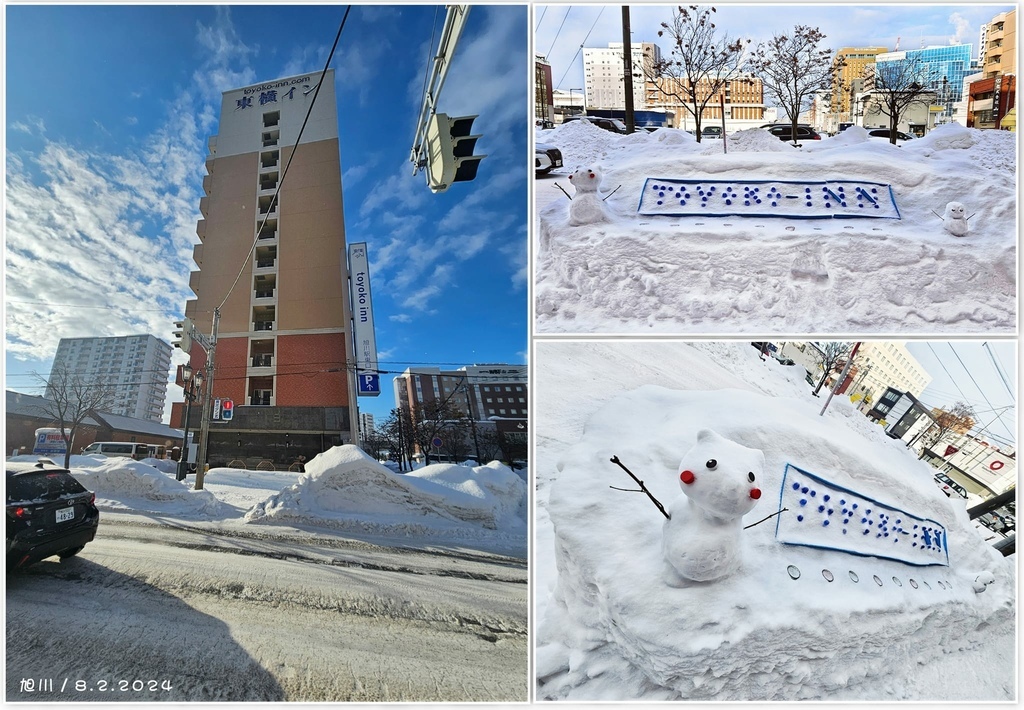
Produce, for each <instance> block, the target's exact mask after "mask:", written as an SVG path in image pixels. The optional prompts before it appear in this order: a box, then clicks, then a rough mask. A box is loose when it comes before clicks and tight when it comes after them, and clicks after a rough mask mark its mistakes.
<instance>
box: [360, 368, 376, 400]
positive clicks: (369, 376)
mask: <svg viewBox="0 0 1024 710" xmlns="http://www.w3.org/2000/svg"><path fill="white" fill-rule="evenodd" d="M379 394H380V375H378V374H377V373H376V372H361V373H359V396H360V397H376V396H378V395H379Z"/></svg>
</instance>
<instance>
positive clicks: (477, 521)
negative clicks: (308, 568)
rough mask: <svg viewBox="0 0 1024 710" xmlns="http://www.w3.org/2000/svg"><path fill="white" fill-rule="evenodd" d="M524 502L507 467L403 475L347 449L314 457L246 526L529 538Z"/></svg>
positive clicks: (429, 469)
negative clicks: (482, 533) (497, 534)
mask: <svg viewBox="0 0 1024 710" xmlns="http://www.w3.org/2000/svg"><path fill="white" fill-rule="evenodd" d="M525 501H526V484H525V483H524V482H523V481H522V480H521V479H520V478H519V477H518V476H516V475H515V474H514V473H513V472H512V471H510V470H509V469H508V468H506V467H504V466H502V465H501V464H493V463H492V464H488V465H487V466H478V467H476V468H469V467H466V466H458V465H455V464H437V465H432V466H426V467H424V468H422V469H419V470H417V471H414V472H412V473H409V474H406V475H401V474H397V473H395V472H393V471H391V470H390V469H388V468H387V467H386V466H383V465H381V464H379V463H377V462H376V461H374V460H373V459H372V458H371V457H369V456H368V455H367V454H366V453H365V452H363V451H362V450H361V449H359V448H358V447H356V446H352V445H345V446H336V447H334V448H332V449H330V450H328V451H325V452H324V453H322V454H320V455H318V456H317V457H315V458H314V459H313V460H312V461H310V462H309V463H307V464H306V473H305V474H303V475H302V476H301V477H300V478H299V480H298V481H297V482H296V483H295V484H294V485H292V486H289V487H288V488H285V489H284V490H282V491H281V492H280V493H278V494H277V495H274V496H271V497H270V498H268V499H267V500H265V501H263V502H261V503H259V504H257V505H255V506H253V508H252V509H250V510H249V511H248V512H247V513H246V515H245V520H246V522H250V523H304V524H310V525H317V526H326V527H338V528H352V529H357V530H360V529H361V530H365V531H370V532H374V533H379V534H389V535H395V534H399V535H417V534H422V533H426V534H430V533H438V532H441V533H449V534H457V533H458V530H459V529H460V528H462V534H468V533H469V532H470V531H471V530H472V529H476V530H478V531H482V530H493V531H501V532H505V533H511V534H515V535H525V531H526V520H525ZM467 528H469V529H470V530H467Z"/></svg>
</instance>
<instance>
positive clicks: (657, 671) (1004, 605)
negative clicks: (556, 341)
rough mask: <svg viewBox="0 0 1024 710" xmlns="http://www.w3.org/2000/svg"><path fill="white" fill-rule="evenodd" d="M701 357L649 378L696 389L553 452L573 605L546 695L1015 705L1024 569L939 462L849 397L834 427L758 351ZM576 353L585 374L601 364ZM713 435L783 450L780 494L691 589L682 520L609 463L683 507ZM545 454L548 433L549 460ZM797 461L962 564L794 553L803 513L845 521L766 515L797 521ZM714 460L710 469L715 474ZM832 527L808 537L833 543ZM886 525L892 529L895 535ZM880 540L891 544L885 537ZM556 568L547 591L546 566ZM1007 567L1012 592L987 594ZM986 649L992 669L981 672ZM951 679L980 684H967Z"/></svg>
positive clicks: (549, 625) (546, 674) (561, 570)
mask: <svg viewBox="0 0 1024 710" xmlns="http://www.w3.org/2000/svg"><path fill="white" fill-rule="evenodd" d="M628 347H629V348H632V347H633V346H628ZM699 347H700V348H701V349H702V350H703V351H704V352H705V353H707V354H706V355H704V356H703V357H701V356H698V355H697V353H696V352H695V351H694V350H693V349H687V348H682V352H681V357H676V358H675V359H673V358H671V357H670V358H668V359H665V360H664V361H659V362H658V363H656V364H655V363H653V362H651V363H646V362H645V363H640V362H637V363H636V364H635V365H634V367H633V370H636V371H640V372H644V371H648V370H650V369H651V368H652V367H655V366H656V367H659V368H666V369H667V370H671V369H676V370H678V371H679V373H680V374H677V375H675V376H674V377H673V379H674V380H676V381H677V382H678V381H682V380H690V381H692V386H693V387H694V388H695V389H689V390H674V389H667V388H664V387H657V386H651V385H647V386H642V387H640V388H639V389H635V390H632V391H628V392H624V393H618V394H614V395H612V396H610V397H609V398H607V399H606V401H605V403H604V405H603V406H601V407H599V408H598V410H597V411H596V413H595V414H593V415H592V416H591V417H590V418H589V420H588V421H587V422H586V425H585V428H584V429H583V432H582V435H581V436H580V438H579V440H578V443H576V444H574V445H572V446H570V447H569V448H568V449H567V450H564V452H563V453H562V455H561V456H560V457H559V458H557V459H556V460H551V459H548V460H544V461H542V464H541V469H542V470H543V469H545V468H547V467H548V466H551V468H552V470H551V474H550V488H549V489H548V491H547V492H548V494H549V497H548V500H547V505H546V510H547V513H548V514H549V515H550V520H551V523H552V525H553V531H554V532H553V537H552V538H551V542H552V543H553V545H552V546H553V552H554V559H555V562H556V564H557V584H556V586H555V587H554V593H553V597H552V598H551V599H550V600H549V601H547V602H546V603H544V604H539V605H538V606H539V610H540V611H539V623H538V649H537V676H538V680H539V683H540V686H539V697H540V698H543V699H562V700H566V699H568V700H574V701H584V700H590V701H594V700H600V701H605V700H682V699H686V700H712V699H713V700H773V701H779V700H788V701H793V700H804V699H817V700H824V699H828V700H889V701H892V700H905V699H913V700H951V699H971V700H978V701H980V700H990V701H991V700H1007V699H1012V698H1013V697H1014V696H1015V689H1014V669H1015V667H1016V664H1015V662H1014V654H1015V648H1016V646H1015V640H1014V625H1015V618H1014V617H1015V606H1014V600H1015V569H1014V564H1013V562H1012V560H1007V559H1005V558H1003V557H1002V556H1001V555H1000V554H999V553H998V552H996V551H995V550H993V549H992V548H991V547H990V546H989V545H988V544H987V543H986V542H985V541H984V539H983V537H982V536H981V534H980V533H979V532H978V531H977V529H976V528H975V527H974V526H973V525H972V524H971V523H970V521H969V520H968V517H967V514H966V509H965V506H964V504H963V502H961V501H956V500H952V499H949V498H946V497H945V496H944V495H943V494H942V493H941V491H939V489H938V488H937V487H936V486H935V485H934V483H933V482H932V476H933V474H934V470H933V469H932V468H931V467H929V466H928V465H927V464H925V463H923V462H920V461H918V460H916V458H915V457H914V456H913V455H912V454H911V453H909V452H908V451H907V449H906V448H905V446H904V445H903V444H902V442H896V441H894V440H891V439H888V438H887V437H885V435H884V433H883V432H882V431H881V430H880V429H879V428H878V427H877V426H874V425H872V424H871V423H870V422H869V421H868V420H867V419H866V418H865V417H864V416H863V415H862V414H860V413H859V412H857V411H856V410H855V409H854V408H853V407H852V406H851V405H850V404H849V402H848V401H847V400H846V399H845V398H836V399H835V400H833V402H832V405H831V407H830V409H829V411H828V413H827V416H825V417H820V416H818V409H820V406H821V403H822V402H821V400H814V399H812V398H810V397H809V395H808V390H809V387H808V386H807V385H806V384H805V385H804V386H803V388H802V393H801V395H800V396H794V395H796V393H797V391H798V383H797V381H796V379H795V378H792V377H791V376H790V375H791V371H793V370H799V369H800V368H794V367H790V368H785V367H784V366H781V365H779V364H778V363H772V362H766V363H760V362H758V360H757V353H756V352H755V351H754V350H753V349H752V348H749V347H747V346H746V344H742V345H740V344H736V345H729V344H726V345H723V344H713V343H708V344H700V346H699ZM612 349H613V350H614V348H612ZM622 349H623V350H625V349H626V348H622ZM663 350H665V348H659V349H658V352H659V353H662V351H663ZM744 350H747V351H749V353H747V352H744ZM662 354H664V353H662ZM714 354H721V355H725V354H731V358H732V359H731V361H730V360H726V361H722V362H720V364H721V365H722V366H723V367H725V368H735V369H736V370H737V371H739V372H740V373H741V376H742V377H744V379H747V378H749V381H750V382H755V383H756V385H757V387H758V388H762V389H774V390H776V391H777V392H779V395H777V396H768V395H765V394H760V393H757V392H751V391H743V390H736V389H710V390H708V389H707V388H708V387H712V388H714V387H715V386H716V383H721V382H724V381H728V380H729V379H731V378H732V376H731V375H729V374H728V373H726V372H725V370H724V369H718V368H716V367H714V366H711V365H710V359H707V358H708V355H714ZM542 355H543V353H542V352H539V353H538V358H539V359H540V360H543V358H542V357H541V356H542ZM601 355H603V353H595V357H598V356H601ZM705 360H707V364H703V363H704V362H705ZM716 360H717V358H716ZM572 362H573V367H574V368H578V367H580V366H581V365H582V364H583V363H581V362H579V361H578V360H572ZM617 362H618V360H617ZM691 363H692V364H693V367H689V365H690V364H691ZM618 366H619V367H621V366H622V363H618ZM755 368H756V369H755ZM780 368H781V369H780ZM642 377H643V376H642V375H641V379H642ZM629 379H636V378H633V377H630V378H629ZM698 390H706V391H698ZM788 391H791V393H790V392H788ZM550 394H551V395H553V396H555V397H558V396H559V395H558V393H550ZM582 397H584V399H585V398H586V397H588V393H583V394H582ZM588 406H593V403H592V402H591V401H590V400H586V401H581V402H579V405H578V408H582V409H583V410H584V411H592V409H587V407H588ZM562 410H565V411H564V412H563V411H562ZM572 413H576V409H574V408H573V405H571V404H570V405H569V406H568V407H567V406H566V405H565V404H561V405H559V409H555V410H553V411H550V412H548V414H547V417H548V418H551V417H555V418H556V419H555V421H558V422H559V425H560V426H561V425H562V420H563V419H564V417H561V416H560V415H562V414H572ZM542 418H543V415H542ZM704 429H711V430H713V431H715V432H717V433H718V434H720V435H722V436H724V437H725V438H726V439H729V440H730V441H734V442H736V443H738V444H741V445H742V446H745V447H749V448H752V449H758V450H760V451H762V452H763V453H764V457H765V466H764V472H763V474H762V475H759V476H758V477H757V481H756V486H757V487H758V488H759V490H760V492H761V495H760V496H759V498H758V501H757V504H756V505H755V506H754V508H753V510H751V512H749V513H748V514H747V515H746V516H745V517H744V518H743V521H742V524H743V525H744V526H746V525H752V524H753V526H752V527H749V528H748V529H745V530H742V531H741V536H742V562H741V567H740V568H739V570H738V571H737V572H735V573H733V574H731V575H729V576H727V577H724V578H722V579H720V580H718V581H715V582H707V583H698V582H686V581H683V582H682V583H681V584H680V583H679V582H678V580H673V581H672V583H673V584H675V585H676V586H671V585H670V584H669V583H666V581H667V578H666V574H665V571H666V562H665V558H664V557H663V553H662V542H663V528H664V526H665V518H664V516H663V515H662V514H661V513H660V512H659V511H658V509H657V508H656V507H655V506H654V505H653V503H652V502H651V501H650V500H649V499H648V498H647V496H645V495H644V494H643V493H637V492H623V491H619V490H613V489H612V488H610V486H615V487H618V488H622V489H632V490H635V489H637V486H636V484H635V483H634V482H633V481H631V480H630V479H629V477H628V476H627V475H626V473H625V472H624V471H622V470H621V469H620V468H619V467H618V466H616V465H615V464H613V463H611V462H610V461H609V459H610V458H611V457H612V456H617V457H618V458H619V459H620V460H621V462H622V463H623V465H625V466H626V467H628V468H629V469H630V470H631V471H632V472H633V473H634V474H636V475H637V477H638V478H639V479H641V480H643V481H644V483H645V485H646V486H647V488H648V489H650V491H651V493H652V494H653V495H654V496H655V497H656V498H657V499H658V500H659V501H660V502H661V503H663V504H664V505H665V506H666V508H668V507H669V506H670V504H672V503H673V501H674V500H676V499H677V497H679V496H681V495H682V493H681V491H680V488H681V486H682V485H685V477H684V483H682V484H681V483H680V472H679V468H678V467H679V463H680V457H681V456H682V455H683V454H684V453H686V452H687V450H689V449H690V448H691V446H693V445H694V443H695V442H696V440H697V434H698V432H699V431H701V430H704ZM552 435H557V433H556V432H552ZM543 447H544V442H543V441H538V450H539V451H538V455H539V456H541V457H543V455H544V452H543ZM702 454H703V452H702ZM708 457H709V458H715V457H713V456H711V454H708ZM703 458H704V456H703V455H702V457H701V459H702V461H703ZM717 458H718V459H721V461H720V462H715V463H716V465H725V463H724V462H725V461H726V460H727V454H726V452H725V451H723V455H722V456H719V457H717ZM552 464H553V465H552ZM787 464H792V465H794V466H799V467H800V468H802V469H804V470H805V471H807V472H810V473H812V474H814V475H816V476H819V477H821V478H823V479H826V480H827V481H829V482H830V483H831V484H832V485H833V486H834V488H833V489H832V492H833V493H834V492H835V491H836V490H841V491H843V492H842V493H840V494H839V495H840V496H858V497H860V498H861V499H862V500H863V499H864V498H867V499H870V500H873V501H876V502H877V503H880V504H883V505H885V506H889V507H890V508H894V509H898V510H900V511H906V512H907V513H909V514H912V515H913V516H915V518H920V519H927V520H930V521H934V522H935V523H937V524H939V525H941V526H942V528H943V529H944V531H945V534H946V535H947V538H946V545H947V549H948V566H946V565H943V564H937V565H936V564H928V565H924V566H919V565H911V564H906V563H904V562H899V561H896V560H895V559H884V558H882V557H879V556H873V555H867V554H864V553H860V554H857V553H855V552H843V551H841V549H838V548H841V547H842V545H839V546H837V545H833V544H831V543H830V544H829V545H827V547H830V548H833V549H819V548H817V547H809V546H805V545H802V544H787V543H784V542H782V540H781V538H782V537H784V535H783V533H784V532H785V531H786V530H787V529H788V530H792V529H794V526H798V525H801V524H802V523H798V522H797V519H796V516H797V515H800V514H801V513H800V511H803V513H805V514H808V517H809V518H812V519H813V520H812V524H813V525H822V523H821V522H820V521H818V519H817V518H816V517H814V516H825V515H828V513H825V512H813V511H811V510H810V508H801V506H800V504H799V503H795V504H793V505H792V506H791V507H790V509H789V510H786V511H783V512H781V513H780V514H779V515H778V516H776V517H773V518H770V519H769V520H766V521H764V522H760V523H758V521H761V520H762V519H763V518H765V517H766V516H769V515H771V514H773V513H776V512H777V511H778V510H779V508H780V501H782V500H784V498H783V494H784V493H786V492H789V493H792V492H791V491H789V490H788V486H789V485H790V484H791V483H792V481H793V479H792V475H793V474H792V471H793V469H789V470H790V472H791V473H790V474H789V475H790V478H789V479H787V481H786V482H787V489H786V490H785V491H784V490H783V488H782V486H783V477H784V475H786V470H787V468H786V467H787ZM696 468H697V469H698V470H697V476H708V475H712V474H710V473H708V471H704V472H703V473H702V472H701V471H700V470H699V469H700V467H699V466H698V467H696ZM708 468H709V469H710V468H712V466H711V462H710V461H709V463H708ZM556 469H557V470H556ZM751 485H754V484H751ZM543 492H544V491H542V496H541V497H542V498H543ZM751 497H752V498H753V497H754V496H751ZM837 497H839V496H837ZM818 498H819V500H820V499H821V496H820V495H819V496H818ZM816 502H817V501H816ZM823 502H824V501H823ZM834 502H835V501H833V503H834ZM843 503H844V504H846V501H845V500H844V501H843ZM836 507H837V508H838V506H836ZM794 508H796V509H794ZM815 510H817V508H816V507H815ZM836 513H839V511H838V510H836ZM842 517H843V516H842V515H841V514H840V515H838V516H832V518H833V520H832V522H834V523H835V526H833V527H832V528H831V529H830V528H828V527H824V526H823V527H821V528H820V529H821V530H824V531H830V532H831V533H834V537H833V538H829V539H831V540H836V539H838V540H839V541H841V542H842V543H846V544H848V546H849V549H853V550H856V549H858V547H857V546H858V545H860V546H862V547H863V546H864V545H865V544H867V543H865V542H863V541H862V540H861V537H862V534H863V533H862V530H861V529H860V528H862V527H865V526H864V525H862V524H859V521H858V520H850V525H849V526H848V527H849V529H850V530H849V536H847V537H842V536H841V535H840V532H841V531H840V530H839V529H838V526H839V525H840V519H841V518H842ZM850 517H851V518H852V517H853V516H850ZM843 527H844V529H845V527H847V526H846V524H845V523H843ZM816 529H817V528H808V530H807V532H806V533H802V534H805V535H809V536H810V538H809V539H811V540H813V539H816V538H815V537H814V536H815V534H816V533H815V532H814V530H816ZM865 529H867V528H866V527H865ZM777 531H778V532H777ZM870 533H871V538H874V537H875V535H874V533H875V529H874V528H871V529H870ZM544 534H545V533H544V531H543V530H542V531H540V533H538V549H539V550H540V552H539V556H540V557H542V558H544V557H550V554H551V553H550V552H549V551H548V550H546V549H545V545H544V542H546V540H545V539H544V537H543V536H544ZM821 534H822V535H824V534H825V533H821ZM851 537H855V538H856V540H852V541H851ZM822 539H823V540H824V539H825V538H822ZM865 539H866V538H865ZM790 542H792V540H790ZM870 542H871V544H876V545H877V544H880V542H881V538H879V539H878V540H874V539H872V540H871V541H870ZM683 543H685V541H683ZM538 573H539V574H540V575H541V579H539V581H538V588H539V592H540V593H542V594H543V591H544V584H543V583H542V581H543V580H542V577H543V573H544V567H543V566H541V568H540V570H539V572H538ZM989 576H991V577H992V578H993V579H994V582H993V583H990V584H988V585H987V586H984V584H983V582H984V581H986V580H987V579H988V577H989ZM876 578H877V579H876ZM979 579H981V580H982V586H983V587H984V591H982V592H980V593H979V592H976V591H975V585H976V583H977V580H979ZM980 649H984V651H985V653H984V658H986V662H985V663H984V664H981V665H980V666H979V664H978V663H977V659H978V657H979V650H980ZM951 668H959V669H960V670H962V671H963V673H964V674H965V675H963V676H959V675H958V674H956V673H949V669H951ZM940 669H944V672H943V670H940ZM965 677H970V678H971V682H970V683H969V684H964V682H963V678H965Z"/></svg>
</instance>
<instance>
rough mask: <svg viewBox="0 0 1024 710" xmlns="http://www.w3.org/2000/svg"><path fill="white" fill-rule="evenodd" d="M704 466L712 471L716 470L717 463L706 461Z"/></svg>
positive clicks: (711, 460)
mask: <svg viewBox="0 0 1024 710" xmlns="http://www.w3.org/2000/svg"><path fill="white" fill-rule="evenodd" d="M704 465H705V466H707V467H708V468H710V469H711V470H712V471H714V470H715V469H716V468H718V462H717V461H715V460H714V459H708V462H707V463H706V464H704Z"/></svg>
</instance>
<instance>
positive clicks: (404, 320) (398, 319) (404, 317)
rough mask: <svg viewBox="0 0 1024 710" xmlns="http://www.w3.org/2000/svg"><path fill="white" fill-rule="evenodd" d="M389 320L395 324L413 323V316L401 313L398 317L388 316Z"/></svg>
mask: <svg viewBox="0 0 1024 710" xmlns="http://www.w3.org/2000/svg"><path fill="white" fill-rule="evenodd" d="M388 320H390V321H394V322H395V323H412V316H410V315H409V314H408V313H399V314H397V315H393V316H388Z"/></svg>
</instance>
